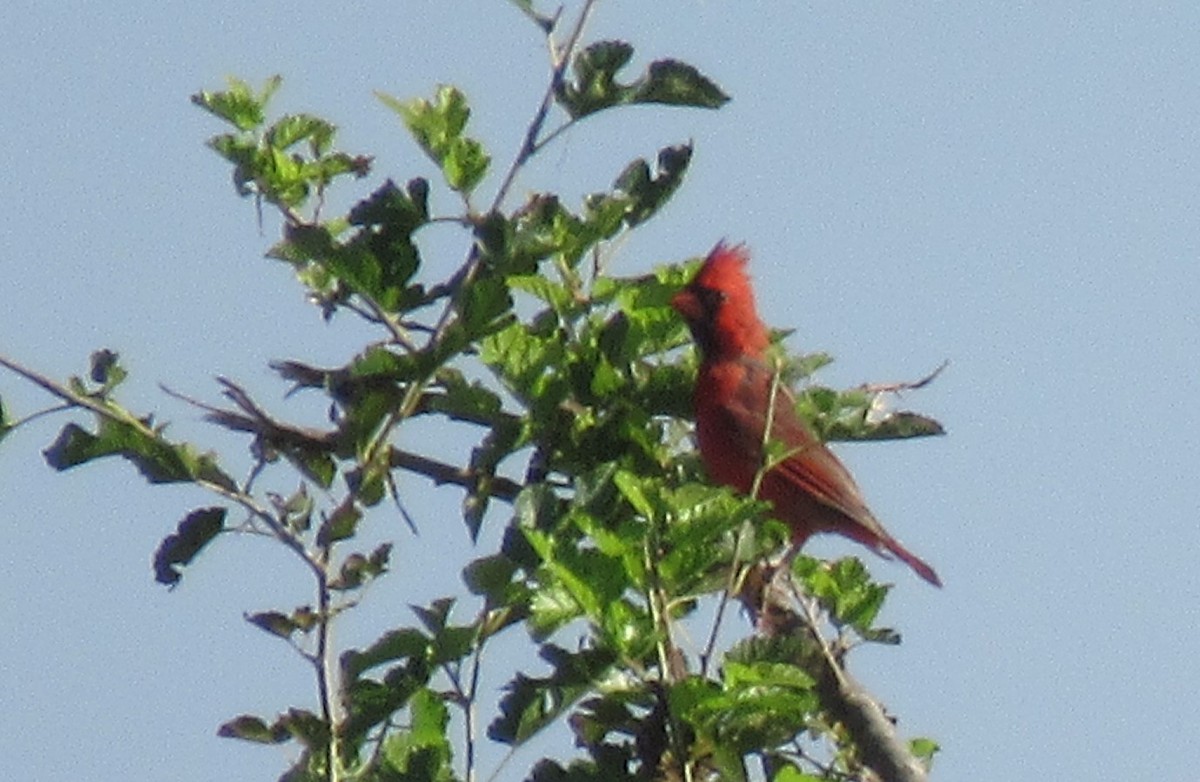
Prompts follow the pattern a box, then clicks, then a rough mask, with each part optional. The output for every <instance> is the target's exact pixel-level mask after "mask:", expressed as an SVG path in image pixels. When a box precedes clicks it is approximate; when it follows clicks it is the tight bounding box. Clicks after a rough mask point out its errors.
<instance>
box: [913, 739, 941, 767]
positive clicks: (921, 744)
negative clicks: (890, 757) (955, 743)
mask: <svg viewBox="0 0 1200 782" xmlns="http://www.w3.org/2000/svg"><path fill="white" fill-rule="evenodd" d="M908 747H909V749H910V750H911V751H912V753H913V755H914V756H916V758H917V759H918V760H921V761H923V762H924V763H925V765H926V767H928V766H929V764H930V763H932V762H933V756H934V755H936V754H937V753H939V752H941V751H942V747H941V745H940V744H938V743H937V742H936V741H934V740H933V739H927V738H916V739H913V740H912V741H910V742H908Z"/></svg>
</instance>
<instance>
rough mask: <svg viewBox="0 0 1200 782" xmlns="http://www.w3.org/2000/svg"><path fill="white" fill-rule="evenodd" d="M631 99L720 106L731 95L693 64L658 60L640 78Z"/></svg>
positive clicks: (705, 106)
mask: <svg viewBox="0 0 1200 782" xmlns="http://www.w3.org/2000/svg"><path fill="white" fill-rule="evenodd" d="M630 102H632V103H665V104H667V105H670V106H693V107H696V108H702V109H719V108H721V107H722V106H724V105H725V104H726V103H728V102H729V96H728V95H726V94H725V92H724V91H723V90H722V89H721V88H720V87H718V86H717V85H716V84H715V83H714V82H713V81H711V80H710V79H708V78H707V77H705V76H704V75H703V74H701V73H700V71H698V70H696V69H695V68H694V67H692V66H691V65H688V64H686V63H682V62H678V61H677V60H657V61H655V62H652V63H650V68H649V70H648V71H647V72H646V75H645V76H643V77H642V78H641V79H639V80H638V82H637V84H636V89H635V91H634V93H633V97H632V98H631V99H630Z"/></svg>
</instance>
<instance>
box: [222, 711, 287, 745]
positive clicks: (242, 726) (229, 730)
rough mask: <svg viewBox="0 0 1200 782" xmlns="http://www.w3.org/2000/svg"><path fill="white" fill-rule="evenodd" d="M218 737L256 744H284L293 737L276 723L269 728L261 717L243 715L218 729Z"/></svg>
mask: <svg viewBox="0 0 1200 782" xmlns="http://www.w3.org/2000/svg"><path fill="white" fill-rule="evenodd" d="M217 735H218V736H220V737H222V738H226V739H242V740H243V741H252V742H254V743H256V744H282V743H284V742H285V741H288V740H289V739H290V738H291V737H292V736H291V734H290V733H289V732H288V730H287V728H286V727H284V726H282V725H280V724H279V723H276V724H275V725H271V726H268V725H267V723H266V722H264V721H263V720H262V719H261V718H260V717H254V716H251V715H249V714H243V715H242V716H240V717H235V718H234V719H232V720H230V721H229V722H226V723H225V724H224V725H222V726H221V727H220V728H218V729H217Z"/></svg>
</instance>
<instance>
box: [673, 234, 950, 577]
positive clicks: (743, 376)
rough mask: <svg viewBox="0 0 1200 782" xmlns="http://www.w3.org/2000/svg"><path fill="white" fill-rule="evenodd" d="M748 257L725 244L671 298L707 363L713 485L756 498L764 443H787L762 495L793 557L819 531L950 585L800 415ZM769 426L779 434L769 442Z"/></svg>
mask: <svg viewBox="0 0 1200 782" xmlns="http://www.w3.org/2000/svg"><path fill="white" fill-rule="evenodd" d="M748 259H749V255H748V253H747V252H746V250H745V248H744V247H743V246H740V245H739V246H735V247H730V246H728V245H726V244H724V243H720V244H718V245H717V246H716V247H714V248H713V250H712V252H710V253H709V254H708V258H707V259H705V261H704V265H703V266H702V267H701V269H700V271H699V273H698V274H697V275H696V277H695V279H693V280H692V281H691V283H689V284H688V285H687V287H685V288H684V289H683V290H681V291H680V292H679V293H677V294H676V295H675V297H674V298H673V299H672V300H671V305H672V306H673V307H674V308H675V310H676V311H678V312H679V314H680V315H682V316H683V319H684V320H685V321H686V322H687V325H688V328H689V329H690V330H691V332H692V337H693V338H694V339H695V340H696V345H697V346H698V347H699V349H700V353H701V355H702V362H701V364H700V373H699V376H698V377H697V379H696V388H695V392H694V406H695V414H696V438H697V440H698V441H699V445H700V460H701V462H703V464H704V467H705V469H706V470H707V471H708V475H709V477H710V478H711V479H712V480H714V481H717V482H719V483H723V484H726V485H728V486H732V487H733V488H734V489H737V490H738V491H740V492H742V493H744V494H749V493H751V491H752V489H753V486H754V481H755V477H756V475H757V474H758V472H759V470H760V468H762V467H763V465H764V460H765V459H766V454H768V453H770V452H772V451H773V449H765V448H764V441H766V440H769V441H775V442H778V443H781V444H782V446H783V451H782V454H781V455H780V456H779V458H778V459H777V460H774V461H775V463H774V464H773V465H772V466H771V468H770V469H769V470H767V471H766V472H765V473H764V474H763V476H762V478H761V482H760V483H759V486H758V495H757V496H758V497H759V498H760V499H763V500H769V501H770V502H771V503H772V505H774V507H775V516H776V517H777V518H778V519H780V520H781V521H783V522H786V523H787V525H788V526H789V527H790V528H791V533H792V544H793V551H794V550H798V549H799V547H800V546H802V545H803V544H804V542H805V541H806V540H807V539H808V538H809V536H811V535H813V534H815V533H818V532H835V533H837V534H839V535H844V536H845V537H848V538H850V539H851V540H856V541H858V542H859V543H861V544H863V545H864V546H866V547H868V548H870V549H871V550H873V551H875V552H876V553H878V554H880V555H882V556H888V555H894V556H896V557H898V558H899V559H901V560H902V561H904V562H905V563H906V564H908V566H909V567H911V568H912V569H913V570H914V571H916V573H917V575H919V576H920V577H921V578H923V579H925V580H926V581H928V582H929V583H931V584H934V585H935V586H941V584H942V582H941V580H940V579H939V578H938V575H937V573H935V572H934V570H933V568H931V567H930V566H929V565H928V564H926V563H925V562H924V561H923V560H921V558H920V557H918V556H916V555H915V554H913V553H912V552H910V551H909V550H908V549H906V548H905V547H904V546H902V545H901V544H900V541H898V540H896V539H895V538H894V537H892V536H891V535H890V534H889V533H888V531H887V530H886V529H884V528H883V525H882V524H880V523H879V520H878V519H876V518H875V516H874V515H872V513H871V511H870V510H869V509H868V508H867V504H866V502H865V500H863V496H862V492H861V491H860V490H859V488H858V485H857V484H855V482H854V478H852V477H851V476H850V472H849V471H848V470H847V469H846V467H845V466H844V465H843V464H842V463H841V461H839V460H838V458H837V457H836V456H834V454H833V452H832V451H830V450H829V449H828V448H826V447H825V444H824V443H822V442H821V441H820V440H819V439H818V438H817V436H816V435H815V434H814V433H813V432H812V430H811V429H810V428H809V427H808V425H807V424H806V423H805V422H804V421H802V420H801V419H800V416H799V415H798V414H797V413H796V405H795V399H794V398H793V396H792V393H791V391H790V390H789V389H788V388H787V387H786V386H785V385H784V384H782V383H780V382H779V380H778V379H777V374H778V372H777V370H776V369H775V368H774V367H773V366H772V365H771V364H770V363H768V359H767V355H766V351H767V347H768V346H769V344H770V340H769V338H768V334H767V328H766V326H764V325H763V323H762V321H761V320H759V318H758V311H757V309H756V308H755V305H754V291H753V288H752V287H751V285H750V279H749V277H747V275H746V269H745V266H746V263H747V261H748ZM768 411H770V413H768ZM768 421H769V422H770V427H771V431H770V436H769V438H764V431H765V429H766V427H767V424H768Z"/></svg>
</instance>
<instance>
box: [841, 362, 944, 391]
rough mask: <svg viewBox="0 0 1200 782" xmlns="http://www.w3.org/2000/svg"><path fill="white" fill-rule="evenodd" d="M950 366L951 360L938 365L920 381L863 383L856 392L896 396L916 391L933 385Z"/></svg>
mask: <svg viewBox="0 0 1200 782" xmlns="http://www.w3.org/2000/svg"><path fill="white" fill-rule="evenodd" d="M948 366H950V359H946V360H945V361H943V362H942V363H941V364H938V367H937V369H935V370H933V371H932V372H930V373H929V374H928V375H926V376H925V377H923V378H921V379H920V380H911V381H904V380H901V381H899V382H895V383H863V384H862V385H860V386H858V387H857V388H855V389H854V390H855V391H862V392H863V393H866V394H896V393H899V392H901V391H915V390H917V389H918V388H924V387H925V386H927V385H929V384H930V383H932V382H933V381H934V380H935V379H936V378H937V376H938V375H940V374H942V370H943V369H945V368H946V367H948Z"/></svg>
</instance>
